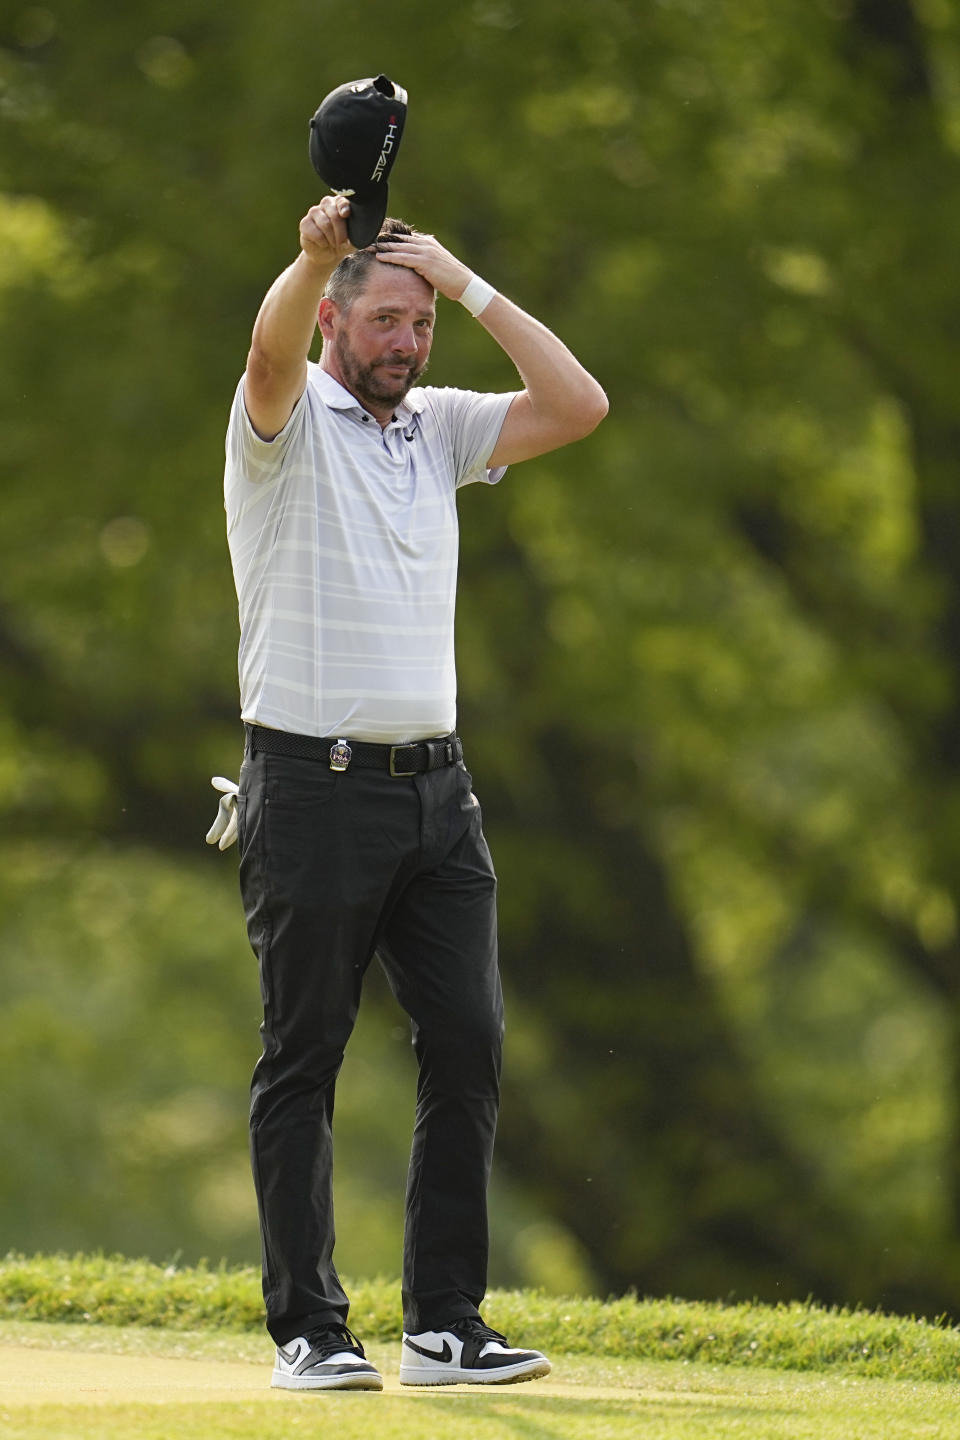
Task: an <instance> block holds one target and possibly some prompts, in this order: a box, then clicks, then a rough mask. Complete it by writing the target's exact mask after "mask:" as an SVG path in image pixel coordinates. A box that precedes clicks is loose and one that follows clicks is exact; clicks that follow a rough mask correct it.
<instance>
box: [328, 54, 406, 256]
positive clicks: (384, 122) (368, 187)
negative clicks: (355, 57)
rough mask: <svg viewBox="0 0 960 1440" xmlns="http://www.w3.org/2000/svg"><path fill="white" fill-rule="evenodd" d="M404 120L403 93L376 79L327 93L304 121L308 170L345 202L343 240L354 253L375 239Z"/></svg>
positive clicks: (393, 85) (383, 209)
mask: <svg viewBox="0 0 960 1440" xmlns="http://www.w3.org/2000/svg"><path fill="white" fill-rule="evenodd" d="M406 118H407V92H406V90H404V89H403V87H402V86H401V85H395V84H394V83H393V81H392V80H388V78H387V76H386V75H378V76H377V78H376V79H375V80H352V81H350V82H349V83H348V84H346V85H339V86H338V87H337V89H336V90H331V91H330V94H329V95H328V96H327V97H326V99H324V100H323V101H322V102H321V104H320V107H319V109H318V110H317V112H316V114H315V115H314V117H313V119H312V120H311V121H310V159H311V161H312V163H313V168H314V170H316V172H317V174H318V175H319V176H320V179H321V180H322V181H323V182H324V184H325V185H329V187H330V189H331V190H334V191H337V192H339V193H341V194H343V195H346V196H348V197H349V200H350V214H349V215H348V217H347V234H348V235H349V236H350V240H351V243H352V244H354V245H355V246H356V247H357V249H358V250H362V249H363V248H364V247H365V246H366V245H372V244H373V242H374V240H376V238H377V236H378V235H379V233H380V226H381V225H382V224H383V217H384V216H385V215H386V213H387V177H388V176H389V174H390V171H391V170H392V169H393V162H394V160H395V159H396V158H397V151H398V149H399V148H400V137H401V136H402V134H403V125H404V121H405V120H406Z"/></svg>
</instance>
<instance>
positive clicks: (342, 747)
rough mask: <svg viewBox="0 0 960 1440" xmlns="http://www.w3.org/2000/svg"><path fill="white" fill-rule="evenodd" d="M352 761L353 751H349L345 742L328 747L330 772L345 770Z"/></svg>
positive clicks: (340, 741) (339, 741) (338, 742)
mask: <svg viewBox="0 0 960 1440" xmlns="http://www.w3.org/2000/svg"><path fill="white" fill-rule="evenodd" d="M352 759H353V751H352V750H351V749H350V746H349V745H348V744H347V742H346V740H338V741H337V743H336V745H331V746H330V769H331V770H340V771H343V770H346V768H347V766H348V765H349V764H350V761H351V760H352Z"/></svg>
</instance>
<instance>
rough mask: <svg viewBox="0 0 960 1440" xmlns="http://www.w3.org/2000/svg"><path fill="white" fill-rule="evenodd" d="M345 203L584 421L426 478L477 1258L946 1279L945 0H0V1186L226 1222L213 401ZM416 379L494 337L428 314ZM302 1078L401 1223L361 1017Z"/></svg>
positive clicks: (389, 1122) (366, 1218)
mask: <svg viewBox="0 0 960 1440" xmlns="http://www.w3.org/2000/svg"><path fill="white" fill-rule="evenodd" d="M378 69H383V70H385V71H387V73H389V74H391V75H394V76H395V77H396V78H397V79H398V80H400V81H401V82H402V83H403V84H404V85H405V86H406V87H407V88H408V90H409V92H410V95H411V109H410V119H409V123H408V126H407V131H406V134H405V138H404V148H403V153H402V156H401V160H400V162H399V164H398V167H397V169H396V173H395V177H394V179H393V180H392V181H391V208H392V209H393V210H394V211H395V213H399V214H403V215H406V216H407V217H408V218H410V219H412V220H413V221H414V222H416V223H419V224H420V225H422V226H424V227H425V228H430V229H432V230H434V231H435V232H436V233H437V234H438V235H439V236H440V237H441V238H442V239H444V240H445V241H446V242H448V243H449V244H450V245H451V246H452V247H453V248H454V249H456V250H458V251H459V252H460V253H462V254H463V256H464V258H466V259H467V260H468V261H469V263H470V264H471V265H473V266H474V267H475V268H476V269H477V270H478V271H479V272H480V273H482V274H484V275H486V276H488V277H489V278H490V279H491V280H492V281H494V282H495V283H497V284H498V285H499V286H501V287H502V288H503V289H504V290H505V291H507V292H508V293H510V294H511V295H513V296H515V297H516V298H517V299H518V300H519V301H520V303H522V304H523V305H525V306H526V307H528V308H529V309H531V310H532V311H533V312H534V313H536V314H538V315H539V316H541V317H542V318H543V319H544V320H545V321H546V322H547V323H548V324H550V325H552V326H553V327H554V328H555V329H556V330H557V331H558V332H559V333H560V334H561V335H562V336H563V337H564V338H565V339H567V340H568V341H569V342H570V343H571V344H572V346H573V347H574V348H575V349H576V351H577V353H578V354H579V355H580V356H581V358H582V359H583V360H584V362H585V363H586V364H587V365H588V366H589V367H590V368H591V369H592V370H593V371H594V372H595V373H596V374H597V375H598V376H599V378H600V379H601V380H602V382H603V383H604V385H605V386H606V388H607V390H608V392H609V394H610V398H611V415H610V418H609V419H608V420H607V421H606V422H605V424H604V425H603V427H602V428H601V429H600V430H599V431H598V432H597V434H596V435H595V436H593V437H591V439H589V440H588V441H586V442H584V443H582V444H580V445H578V446H576V447H573V448H572V449H570V450H568V451H563V452H560V453H558V454H556V455H553V456H548V457H545V458H544V459H542V460H540V461H537V462H531V463H529V464H527V465H526V466H523V467H520V468H518V470H517V471H516V473H514V474H512V475H510V476H508V477H507V479H506V480H505V481H504V483H503V484H502V485H501V486H500V487H498V488H497V489H496V490H495V491H493V492H488V491H486V490H485V489H482V487H477V489H476V490H475V491H472V490H471V491H467V492H465V493H464V495H463V498H462V504H461V516H462V528H463V563H462V581H461V603H460V614H459V658H460V688H461V726H460V728H461V731H462V733H463V734H464V737H465V740H466V743H467V749H468V756H469V760H470V764H471V768H472V769H473V772H474V774H475V776H476V782H477V789H478V792H479V795H480V798H481V800H482V802H483V805H484V812H485V821H486V826H487V831H488V834H489V837H490V840H491V844H492V847H493V849H494V853H495V857H496V859H497V862H498V868H499V871H500V875H501V896H502V931H503V937H502V939H503V944H502V950H503V964H504V977H505V984H506V986H507V989H508V993H509V1005H510V1009H509V1017H510V1035H509V1049H508V1061H507V1072H506V1090H505V1106H504V1113H503V1121H502V1127H501V1140H500V1148H499V1152H498V1162H497V1170H496V1180H495V1184H496V1186H497V1196H496V1205H495V1223H496V1227H497V1229H496V1233H495V1254H494V1280H495V1281H496V1283H500V1284H515V1283H534V1284H538V1285H543V1286H545V1287H547V1288H548V1289H553V1290H555V1291H558V1292H559V1291H564V1290H581V1291H585V1292H589V1291H594V1292H597V1291H599V1292H601V1293H604V1292H606V1291H609V1290H616V1291H621V1290H625V1289H627V1288H628V1287H630V1286H636V1287H637V1288H639V1289H640V1290H641V1291H647V1292H651V1293H660V1294H668V1293H673V1294H677V1293H679V1294H684V1295H689V1296H707V1297H711V1296H715V1295H726V1294H728V1293H737V1294H740V1295H747V1296H751V1295H758V1296H761V1297H765V1298H772V1299H788V1298H791V1297H800V1298H803V1297H804V1296H806V1295H807V1294H809V1293H813V1294H815V1295H817V1296H819V1297H820V1298H822V1299H824V1300H827V1301H844V1302H851V1303H858V1302H859V1303H866V1304H871V1305H872V1304H884V1305H886V1306H888V1307H904V1308H908V1309H912V1310H916V1311H917V1312H925V1313H939V1312H940V1311H947V1312H950V1313H953V1314H957V1313H958V1312H960V1158H958V1157H960V1147H958V1144H957V1139H958V1136H957V1125H958V1115H957V1110H958V1104H957V1102H958V1092H960V1081H958V1074H960V1052H958V1034H957V1029H958V1027H957V1023H956V1019H957V1004H958V998H960V996H958V990H960V963H958V962H960V952H958V940H957V910H958V905H960V895H958V879H957V877H958V874H960V824H958V823H957V821H958V817H960V769H958V761H960V695H958V686H957V673H958V658H960V656H958V651H960V582H958V576H960V502H958V499H957V486H956V475H957V455H958V453H960V452H958V439H960V412H958V402H957V398H956V373H957V361H958V343H960V342H958V338H957V337H958V335H960V326H958V323H957V320H958V316H957V309H958V304H960V302H958V298H957V289H956V283H955V272H956V262H955V251H954V246H955V238H954V237H955V235H956V233H957V230H958V226H960V185H958V180H960V14H958V13H957V12H956V10H955V8H954V7H953V6H951V5H948V4H946V3H945V0H915V3H913V4H911V3H908V0H804V3H800V0H783V3H781V4H780V5H778V6H777V7H775V8H774V9H771V7H769V6H767V5H766V4H764V3H762V0H733V3H731V4H729V5H724V6H716V5H710V4H708V3H707V0H660V3H658V4H656V5H651V6H642V7H641V6H636V5H630V4H628V3H626V0H596V3H595V4H593V5H591V6H590V7H587V8H584V9H582V10H576V9H574V8H571V7H557V6H554V5H551V4H548V3H547V0H531V3H528V4H526V5H524V6H523V7H520V6H519V5H518V4H515V3H513V0H475V3H471V4H468V5H465V6H462V7H449V6H442V5H441V4H439V3H438V0H424V3H422V4H420V5H418V6H417V7H416V9H415V10H414V9H413V7H405V6H401V7H399V8H397V9H395V10H393V11H391V12H389V13H380V12H377V16H376V37H375V40H372V39H371V21H370V16H369V15H368V14H367V13H366V12H363V13H360V12H352V11H344V10H343V8H342V7H339V6H334V5H333V4H332V3H331V0H312V3H310V4H306V3H304V0H277V3H276V4H275V5H274V6H272V7H270V9H269V13H268V11H267V9H266V8H265V7H262V6H254V5H252V4H250V3H247V0H238V3H236V4H234V5H232V6H230V7H229V9H228V10H227V9H223V10H218V9H213V10H209V9H208V10H198V9H197V7H195V6H186V5H184V4H181V3H177V0H167V3H162V4H161V3H160V0H140V3H138V4H137V5H136V6H134V7H132V8H129V9H127V10H124V11H121V12H117V13H116V14H111V15H110V17H109V19H106V18H104V16H103V15H102V14H101V13H100V12H99V11H98V10H97V9H96V8H95V7H94V6H92V5H91V4H90V3H89V0H63V3H62V4H57V5H53V4H51V5H49V6H36V5H20V4H18V3H16V0H14V3H13V5H12V6H8V8H7V9H6V10H5V11H4V12H3V15H2V16H0V124H2V127H3V145H2V147H0V343H2V353H3V355H4V363H3V365H2V366H0V410H2V414H3V420H4V425H3V444H2V447H0V486H2V495H3V501H4V525H3V529H2V534H0V817H2V853H3V865H2V867H0V894H2V897H3V903H2V906H0V966H2V974H3V982H4V995H5V1001H6V1005H7V1015H6V1017H5V1018H6V1024H5V1026H4V1028H3V1032H2V1038H0V1069H2V1073H3V1078H4V1082H5V1092H6V1094H7V1095H8V1096H10V1097H12V1102H11V1103H8V1104H7V1105H6V1106H5V1107H4V1114H3V1118H2V1121H0V1125H2V1129H3V1138H4V1141H5V1149H6V1153H7V1154H8V1156H10V1157H11V1161H10V1163H9V1164H8V1166H7V1167H6V1168H5V1171H4V1175H3V1179H2V1180H0V1221H2V1229H0V1234H2V1235H3V1238H4V1240H5V1242H6V1243H8V1244H11V1245H16V1246H18V1247H21V1248H24V1249H34V1248H40V1247H58V1246H66V1247H75V1246H77V1247H81V1246H82V1247H90V1246H96V1245H102V1246H104V1247H106V1248H108V1249H121V1250H127V1251H136V1252H137V1253H144V1254H149V1255H152V1256H153V1257H155V1258H158V1259H163V1258H167V1257H169V1256H170V1255H171V1254H173V1253H175V1252H179V1251H183V1253H184V1254H185V1255H186V1257H187V1258H195V1257H197V1256H199V1255H209V1256H212V1257H214V1258H218V1257H220V1256H226V1257H227V1258H229V1259H231V1260H234V1261H250V1260H252V1259H253V1258H255V1250H256V1238H255V1225H254V1220H253V1210H252V1198H251V1194H250V1189H249V1184H248V1180H247V1176H246V1158H245V1140H244V1135H243V1131H244V1114H243V1112H244V1108H245V1101H244V1096H243V1092H244V1089H245V1086H246V1077H247V1075H248V1073H249V1069H250V1067H251V1064H252V1061H253V1058H254V1057H255V1053H256V1048H257V1047H256V1030H255V1027H256V1022H257V1014H256V1011H257V994H256V984H255V977H254V975H253V969H252V960H251V959H250V957H249V954H248V952H247V948H246V941H245V938H244V936H243V932H242V920H241V917H240V912H239V902H238V900H237V899H236V896H235V893H234V884H235V877H234V874H233V870H234V864H233V860H232V857H228V858H224V857H221V856H219V855H217V854H216V853H215V852H213V853H211V852H205V851H204V849H203V846H202V836H203V833H204V831H205V830H206V828H207V825H208V824H209V821H210V819H211V818H212V813H213V808H214V807H213V803H212V799H211V796H212V792H210V791H209V790H208V787H207V777H208V776H209V775H210V774H211V773H214V772H224V771H229V770H231V769H235V768H236V765H237V764H238V762H239V743H240V742H239V729H238V725H237V721H236V700H235V694H236V680H235V651H236V639H237V631H236V618H235V610H234V602H233V594H232V589H231V584H230V575H229V567H228V562H227V556H226V546H225V541H224V537H223V516H222V509H221V494H220V472H221V467H222V440H223V430H224V426H225V421H226V414H227V410H228V406H229V401H230V397H231V395H232V392H233V388H234V385H235V383H236V379H237V377H238V375H239V373H240V371H241V369H242V366H243V360H244V355H245V350H246V344H247V340H248V336H249V330H250V326H251V323H252V320H253V317H254V315H255V313H256V309H257V306H258V304H259V300H260V297H261V295H262V293H263V291H264V290H265V288H266V286H267V284H268V283H269V281H270V280H271V279H272V277H273V276H274V275H275V274H276V273H277V272H278V271H279V270H280V269H281V268H282V267H283V266H284V265H285V264H286V263H287V262H288V260H289V259H290V258H292V255H293V254H294V253H295V248H296V224H297V220H298V218H299V216H300V214H301V213H302V211H303V210H304V209H305V208H306V206H307V205H308V204H309V203H311V202H312V201H313V200H314V198H315V197H316V193H317V192H316V187H315V183H314V179H313V176H312V172H311V171H310V168H309V164H308V161H307V158H306V134H307V130H306V120H307V117H308V116H309V114H310V113H311V112H312V110H313V108H314V107H315V105H316V104H317V103H318V100H319V98H320V97H321V96H322V95H323V94H324V93H325V92H326V91H327V90H329V89H330V88H332V86H333V85H335V84H338V83H341V82H342V81H343V80H345V79H348V78H353V77H354V76H359V75H367V74H371V73H375V72H376V70H378ZM431 378H433V379H434V380H435V381H436V382H437V383H444V382H446V383H453V384H466V385H470V386H472V387H475V388H494V389H504V388H510V387H511V386H512V385H513V383H514V379H513V376H512V375H511V373H510V368H509V366H508V365H506V364H505V362H504V360H503V357H502V356H501V355H500V354H499V352H498V351H497V350H496V347H494V346H492V345H491V344H490V342H489V340H488V339H487V337H486V336H485V335H484V334H483V332H482V330H481V329H480V327H478V326H475V325H473V324H472V323H471V322H470V320H469V318H468V317H466V316H465V315H463V314H461V313H460V312H459V310H457V309H456V307H449V306H448V307H446V308H445V309H444V312H443V314H442V317H441V324H440V330H439V335H438V340H437V344H436V347H435V352H434V360H433V366H432V371H431ZM370 982H371V983H370V987H369V994H368V1004H367V1005H366V1007H365V1010H364V1014H363V1017H362V1020H361V1025H360V1027H359V1030H358V1034H357V1037H356V1045H355V1048H354V1049H353V1050H352V1051H351V1054H350V1056H349V1057H348V1063H347V1067H346V1068H345V1072H344V1079H343V1084H342V1085H341V1087H340V1091H339V1094H338V1114H339V1117H340V1121H341V1123H340V1125H339V1138H338V1187H339V1191H340V1196H341V1201H340V1225H339V1229H340V1237H341V1238H340V1251H339V1252H338V1253H340V1254H341V1260H342V1264H343V1266H344V1269H345V1270H348V1271H350V1272H352V1273H354V1274H372V1273H375V1272H376V1271H378V1270H387V1271H389V1270H394V1269H395V1268H396V1266H397V1264H398V1260H397V1256H398V1249H399V1246H398V1230H399V1225H400V1219H401V1193H402V1174H403V1165H404V1151H405V1148H406V1144H407V1140H408V1135H409V1118H410V1106H411V1104H412V1100H411V1092H412V1072H411V1070H410V1066H411V1063H412V1062H411V1061H410V1058H409V1055H408V1054H407V1044H406V1029H405V1026H404V1024H403V1021H402V1017H398V1015H397V1014H396V1012H395V1010H394V1009H392V1008H391V1005H390V1003H389V1001H388V999H387V997H386V991H385V987H384V986H383V984H382V982H380V981H379V978H378V977H376V976H374V975H373V974H371V977H370Z"/></svg>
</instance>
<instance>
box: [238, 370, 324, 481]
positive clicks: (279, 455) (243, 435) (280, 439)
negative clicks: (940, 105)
mask: <svg viewBox="0 0 960 1440" xmlns="http://www.w3.org/2000/svg"><path fill="white" fill-rule="evenodd" d="M243 386H244V382H243V379H242V378H241V380H240V383H239V385H238V386H237V389H236V393H235V395H234V397H233V406H232V408H231V411H230V421H229V424H228V426H227V439H226V451H227V468H226V484H227V486H228V487H229V486H230V484H231V481H233V482H235V483H236V482H240V483H246V484H248V485H263V484H267V483H269V482H270V481H271V480H275V479H276V478H277V477H278V476H279V474H280V472H281V470H282V468H283V461H284V458H285V456H286V453H287V451H288V449H289V448H290V444H291V442H292V441H293V440H294V439H295V437H296V436H297V435H298V434H299V433H300V431H301V430H302V429H303V424H304V418H305V416H306V412H307V404H308V400H307V391H308V389H309V386H307V387H305V388H304V392H303V394H302V395H301V396H300V399H299V400H298V401H297V403H296V405H295V406H294V407H293V411H292V413H291V415H290V419H289V420H288V421H287V423H286V425H284V427H283V429H282V430H281V431H280V433H279V435H275V436H274V438H273V439H272V440H264V439H263V438H262V436H260V435H258V434H257V432H256V430H255V429H254V428H253V423H252V421H251V419H250V416H249V415H248V413H247V406H246V402H245V400H244V390H243Z"/></svg>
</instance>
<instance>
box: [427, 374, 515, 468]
mask: <svg viewBox="0 0 960 1440" xmlns="http://www.w3.org/2000/svg"><path fill="white" fill-rule="evenodd" d="M515 393H516V392H513V391H510V392H506V393H503V394H481V393H480V392H479V391H476V390H456V389H453V388H447V387H444V388H442V389H433V388H432V387H430V388H429V389H428V388H427V387H424V395H425V398H426V399H427V402H428V404H429V406H430V408H431V409H432V410H433V412H434V414H435V416H436V419H437V423H438V425H439V427H440V430H441V433H442V434H443V435H444V438H445V439H446V441H447V444H448V445H449V449H450V455H451V463H452V467H453V475H454V483H455V485H456V486H457V487H458V488H459V486H461V485H471V484H473V483H474V482H476V481H482V482H485V483H486V484H488V485H495V484H496V483H497V481H498V480H499V479H500V478H501V477H502V476H503V474H504V473H505V471H506V468H507V467H506V466H505V465H503V466H500V467H499V468H498V469H496V470H490V469H488V468H487V461H488V460H489V459H490V456H491V455H492V454H493V450H494V447H495V446H496V443H497V440H498V439H499V438H500V431H501V430H502V429H503V422H504V420H505V419H506V417H507V411H508V410H509V409H510V406H511V405H512V404H513V401H514V398H515Z"/></svg>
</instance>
